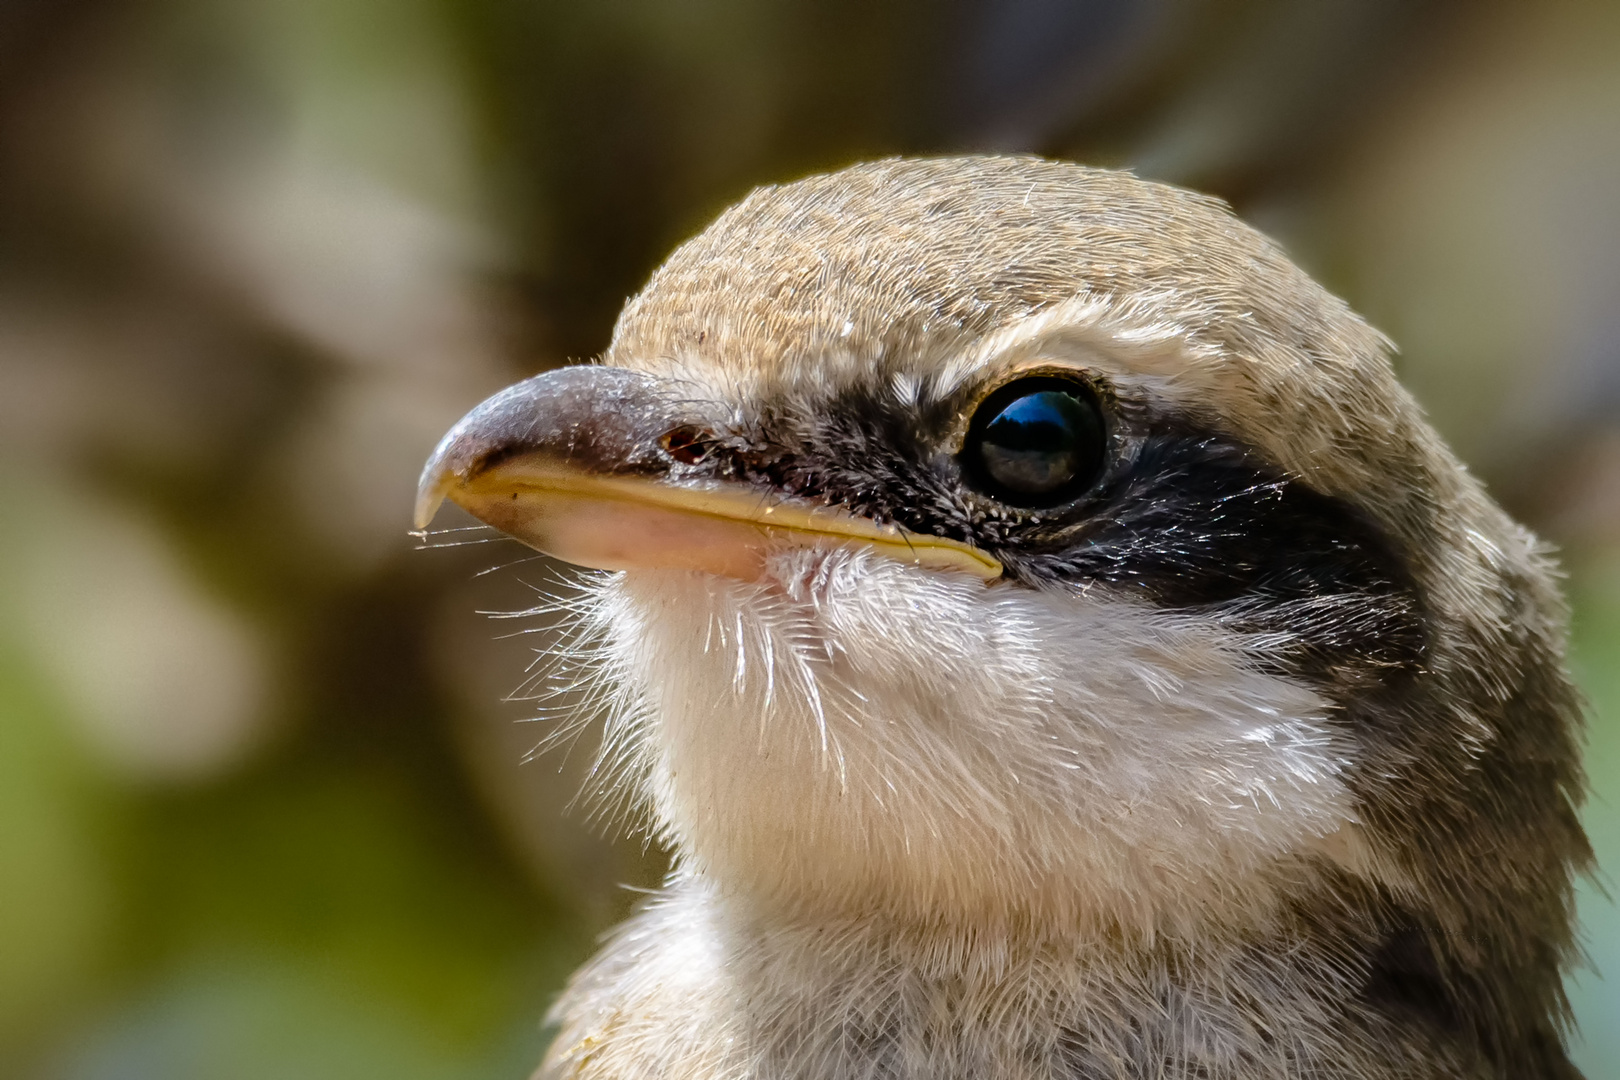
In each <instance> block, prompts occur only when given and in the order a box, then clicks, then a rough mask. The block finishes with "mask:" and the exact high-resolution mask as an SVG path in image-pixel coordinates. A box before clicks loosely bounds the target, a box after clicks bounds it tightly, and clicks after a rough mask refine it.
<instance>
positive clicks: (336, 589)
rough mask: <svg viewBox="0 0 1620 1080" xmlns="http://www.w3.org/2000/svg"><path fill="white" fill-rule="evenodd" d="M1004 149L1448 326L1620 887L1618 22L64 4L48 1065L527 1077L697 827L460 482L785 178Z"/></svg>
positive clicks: (32, 518)
mask: <svg viewBox="0 0 1620 1080" xmlns="http://www.w3.org/2000/svg"><path fill="white" fill-rule="evenodd" d="M964 149H969V150H971V149H979V150H1033V151H1038V152H1043V153H1048V154H1052V155H1056V156H1063V157H1070V158H1074V159H1077V160H1084V161H1089V162H1093V163H1098V164H1111V165H1126V166H1131V167H1134V168H1136V169H1137V170H1138V171H1139V172H1141V173H1143V174H1144V175H1150V176H1154V177H1160V178H1164V179H1169V180H1173V181H1176V182H1180V183H1186V184H1189V185H1192V186H1196V187H1199V188H1202V189H1205V190H1209V191H1212V192H1214V193H1216V194H1219V195H1221V196H1223V197H1225V198H1227V199H1228V200H1230V201H1231V202H1232V203H1233V204H1234V206H1235V207H1236V208H1237V209H1238V210H1239V212H1240V213H1242V214H1243V215H1244V216H1246V217H1247V218H1248V219H1250V220H1251V221H1254V222H1255V223H1257V224H1258V225H1260V226H1261V227H1262V228H1265V229H1266V230H1268V231H1269V232H1271V233H1272V234H1273V235H1275V236H1277V237H1278V238H1279V239H1280V240H1282V241H1283V243H1284V244H1285V245H1286V246H1287V247H1289V249H1290V250H1291V251H1292V252H1293V253H1294V254H1295V255H1296V256H1297V257H1298V258H1299V259H1300V260H1301V261H1302V262H1303V263H1304V264H1305V265H1306V266H1307V267H1308V268H1309V269H1310V270H1312V272H1313V273H1315V274H1317V275H1318V276H1319V277H1321V278H1322V279H1323V280H1324V281H1326V282H1327V283H1328V284H1329V285H1330V286H1331V287H1333V288H1334V289H1336V290H1337V291H1339V292H1341V293H1343V294H1344V295H1346V296H1347V297H1348V298H1349V299H1350V301H1351V302H1352V303H1353V304H1354V305H1355V306H1357V307H1358V308H1360V309H1361V310H1363V311H1365V312H1366V313H1367V314H1368V315H1369V316H1371V317H1372V318H1373V320H1374V321H1375V322H1376V323H1378V324H1379V325H1380V326H1381V327H1382V328H1383V329H1385V330H1386V331H1388V332H1390V333H1391V335H1392V336H1393V337H1394V338H1395V339H1396V340H1397V341H1399V342H1400V343H1401V344H1402V346H1403V350H1404V351H1403V354H1402V356H1401V358H1400V361H1399V362H1400V365H1401V367H1402V370H1403V373H1404V375H1405V377H1406V379H1407V381H1408V383H1409V384H1410V385H1411V386H1412V387H1413V388H1414V390H1415V392H1417V394H1418V395H1419V397H1420V399H1421V400H1422V401H1423V402H1424V404H1425V405H1426V407H1428V408H1429V410H1430V412H1431V414H1432V415H1433V417H1434V419H1435V421H1436V423H1437V424H1438V426H1440V427H1441V429H1442V430H1443V432H1444V433H1445V434H1446V436H1447V437H1448V438H1450V439H1451V440H1452V441H1453V443H1454V444H1455V445H1456V446H1457V447H1458V449H1459V450H1460V451H1461V452H1462V453H1463V454H1464V456H1465V457H1467V458H1468V459H1469V460H1470V462H1471V463H1472V464H1473V465H1474V466H1475V467H1476V468H1478V469H1479V470H1480V471H1481V473H1482V474H1483V475H1484V476H1485V477H1486V479H1487V480H1488V481H1489V482H1490V484H1491V485H1492V487H1493V489H1494V490H1495V491H1496V492H1497V493H1498V494H1499V495H1500V496H1501V497H1502V498H1503V499H1504V501H1505V502H1506V503H1507V504H1508V505H1509V506H1510V508H1511V509H1513V510H1514V512H1515V513H1517V514H1518V515H1519V516H1521V517H1522V518H1524V519H1525V520H1527V521H1528V522H1530V523H1531V524H1532V525H1534V526H1535V527H1536V528H1537V529H1539V530H1540V531H1542V532H1543V533H1544V534H1546V535H1548V536H1549V537H1550V538H1552V539H1553V540H1555V541H1556V542H1558V543H1559V544H1561V545H1563V546H1564V548H1565V549H1566V551H1567V553H1568V554H1567V561H1568V565H1569V568H1570V571H1571V576H1570V579H1569V585H1570V593H1571V597H1572V600H1573V602H1574V605H1575V609H1576V621H1575V642H1574V645H1575V650H1574V663H1575V665H1576V668H1577V672H1578V674H1579V676H1580V678H1581V680H1582V682H1583V684H1584V685H1585V686H1586V688H1587V690H1588V693H1589V694H1590V696H1591V700H1592V705H1593V725H1592V740H1591V753H1590V757H1589V764H1590V770H1591V774H1592V779H1593V784H1594V792H1595V794H1594V798H1593V799H1592V800H1591V802H1590V804H1589V806H1588V810H1587V820H1588V823H1589V826H1590V829H1591V832H1592V836H1593V839H1594V842H1595V843H1596V845H1597V847H1598V850H1599V854H1600V859H1602V860H1603V861H1604V862H1605V863H1606V864H1607V865H1608V866H1610V867H1611V868H1612V867H1614V866H1620V812H1617V810H1616V805H1617V801H1620V665H1617V663H1616V659H1617V658H1620V424H1617V423H1616V421H1615V420H1614V417H1615V416H1616V415H1617V414H1620V411H1617V409H1616V406H1617V405H1620V306H1617V305H1615V304H1614V298H1615V296H1616V295H1617V293H1620V6H1617V5H1615V4H1613V3H1586V4H1577V3H1550V4H1544V5H1524V4H1513V3H1507V2H1502V3H1492V2H1474V3H1465V2H1462V0H1322V2H1319V3H1311V4H1296V3H1291V2H1289V0H1189V2H1173V0H941V2H935V3H924V2H922V0H886V2H882V3H870V2H868V3H857V2H854V0H827V2H816V3H808V2H800V3H757V2H756V3H750V2H743V0H690V2H683V3H680V4H670V3H662V2H657V0H615V2H610V3H589V4H586V3H562V2H557V0H365V2H362V0H50V2H47V0H13V2H11V3H9V4H6V5H0V497H4V500H5V504H6V506H7V508H8V509H7V513H6V516H5V517H4V518H3V519H0V1074H3V1075H5V1076H19V1077H38V1078H41V1080H45V1078H52V1080H56V1078H60V1080H90V1078H94V1080H101V1078H120V1080H122V1078H139V1080H144V1078H148V1077H151V1078H154V1080H155V1078H164V1080H187V1078H197V1080H203V1078H215V1077H225V1076H229V1077H245V1078H253V1077H260V1076H262V1077H292V1076H297V1077H300V1078H321V1077H333V1078H337V1077H352V1076H372V1075H388V1076H391V1077H400V1078H414V1077H432V1078H438V1077H473V1076H480V1077H485V1076H491V1077H493V1076H521V1075H524V1074H525V1073H526V1071H527V1069H528V1068H529V1067H530V1066H531V1065H532V1063H533V1062H534V1061H535V1060H536V1059H537V1058H538V1055H539V1051H540V1048H541V1046H542V1044H543V1041H544V1036H543V1033H542V1031H541V1030H540V1027H539V1017H540V1014H541V1013H542V1011H543V1008H544V1005H545V1003H546V1001H547V1000H548V998H549V996H550V995H551V994H552V993H554V992H555V989H556V988H557V987H558V986H560V984H561V981H562V979H563V978H564V977H565V975H566V973H567V972H568V971H569V970H571V969H572V968H573V966H575V965H576V964H577V963H578V962H579V961H580V960H581V959H583V957H584V956H585V955H586V954H587V953H588V952H589V950H590V948H591V942H592V939H593V937H594V935H595V934H597V933H598V932H600V931H601V930H602V929H603V928H604V927H606V926H607V925H609V924H610V923H611V922H612V921H613V920H615V919H616V918H618V917H619V916H621V915H622V914H623V912H624V911H625V910H627V909H628V907H629V905H630V903H631V900H632V899H633V894H632V893H631V892H629V891H627V890H626V889H624V888H621V887H620V883H629V884H631V885H647V884H651V883H653V882H655V881H656V880H657V876H658V873H659V867H660V856H659V853H657V852H656V851H653V852H645V851H643V850H642V849H641V848H640V846H639V844H638V843H636V842H634V841H631V842H628V843H612V842H609V841H607V840H604V839H602V838H601V837H599V836H598V835H597V834H596V833H594V832H592V831H591V830H590V829H589V828H588V827H587V826H586V825H585V824H584V822H583V821H582V815H581V814H580V813H578V812H577V811H576V812H573V813H570V812H569V811H568V804H569V802H570V800H571V799H572V796H573V793H574V790H575V788H576V785H577V778H578V773H579V770H580V769H581V768H582V767H583V764H584V761H583V759H584V758H585V756H586V755H584V754H582V753H574V754H571V755H561V754H556V755H551V756H548V757H543V758H541V759H539V760H538V761H535V762H533V763H527V764H525V763H523V760H524V758H525V755H526V754H527V752H528V751H529V750H530V749H531V748H532V747H533V746H534V745H535V744H536V743H537V742H538V741H539V740H540V738H541V735H542V734H543V725H538V726H537V725H530V724H522V723H519V721H522V720H525V719H528V718H529V717H530V716H531V715H532V713H533V710H534V706H533V704H532V703H531V702H526V701H523V700H508V696H509V695H514V693H515V691H517V690H518V689H519V688H520V687H521V686H523V685H524V679H525V670H526V668H527V667H528V665H529V664H530V661H531V660H532V659H533V656H534V653H535V652H536V651H543V650H544V648H545V645H546V642H547V641H548V640H549V634H550V629H549V626H548V624H547V623H546V621H545V620H544V619H543V618H538V617H537V618H531V619H526V620H519V621H517V622H515V623H508V622H503V623H493V624H492V623H490V622H489V621H487V620H486V619H485V618H483V617H482V616H480V615H478V614H477V612H479V611H514V610H521V609H525V608H528V607H530V606H532V605H533V604H534V603H535V597H536V593H537V592H544V591H546V590H548V589H555V588H557V586H556V584H555V582H554V580H553V578H552V572H551V570H550V568H548V566H547V565H546V564H545V563H544V562H543V561H535V560H532V559H527V558H525V556H524V554H523V552H522V551H521V550H519V549H515V548H513V547H511V546H510V545H507V544H504V543H471V544H468V545H467V546H463V547H455V548H451V549H448V550H433V551H429V552H421V551H417V550H414V547H415V545H414V544H413V542H412V541H410V540H409V539H408V538H407V537H406V536H405V533H404V529H405V527H406V524H407V521H406V519H407V518H408V515H409V501H410V496H411V490H412V487H413V482H414V478H415V472H416V469H417V468H418V467H419V465H420V463H421V461H422V460H423V458H424V457H425V456H426V454H427V452H428V450H429V449H430V448H431V446H432V445H433V443H434V442H435V441H436V440H437V438H438V436H439V435H440V434H441V433H442V431H443V430H444V429H445V428H446V427H448V425H449V424H450V423H451V422H453V421H454V420H455V419H456V418H457V417H458V416H459V415H460V414H461V413H462V412H463V411H464V410H465V409H466V408H467V407H468V406H470V405H471V404H473V403H475V402H476V401H478V400H480V399H481V398H482V397H483V396H484V395H485V394H487V393H489V392H491V391H493V390H495V389H497V388H499V387H500V386H503V385H505V384H506V383H508V382H510V381H512V380H513V379H515V378H517V377H519V376H521V375H522V374H525V373H527V372H530V371H533V370H536V369H537V368H540V367H543V366H547V365H551V364H555V363H559V362H562V361H564V360H565V359H569V358H582V357H586V356H589V355H591V354H593V353H595V352H596V351H597V350H599V349H600V348H601V347H602V346H603V344H604V343H605V342H606V340H607V335H608V332H609V330H610V327H611V324H612V320H613V317H614V314H615V313H616V311H617V310H618V307H619V305H620V303H621V302H622V301H623V299H624V297H625V296H626V295H627V294H628V293H630V292H632V291H633V290H635V289H636V288H637V287H638V286H639V284H640V282H641V281H642V280H643V279H644V278H645V276H646V274H647V273H648V272H649V271H650V270H651V268H652V267H653V266H654V265H656V263H657V262H658V260H659V259H660V258H661V257H662V256H663V255H664V254H665V253H666V252H667V251H668V249H669V248H670V247H671V246H672V245H673V244H675V243H676V242H678V241H679V240H680V239H681V238H682V237H684V236H686V235H689V234H690V233H692V232H694V231H695V230H697V229H698V228H700V227H701V226H702V225H703V223H704V222H705V221H706V220H707V219H708V218H709V217H710V216H711V215H712V214H714V213H715V212H716V211H718V210H719V209H720V208H721V207H723V206H724V205H726V204H727V203H729V202H731V201H732V200H734V199H735V198H737V197H738V196H740V195H741V194H743V193H744V192H745V191H747V190H748V189H749V188H750V187H752V186H753V185H756V184H759V183H768V182H774V181H779V180H784V179H791V178H793V177H795V176H797V175H801V174H803V173H805V172H807V171H810V170H814V169H821V168H831V167H836V166H838V165H842V164H845V163H848V162H850V161H853V160H856V159H859V158H862V157H869V156H874V155H880V154H888V153H896V152H908V153H922V152H938V151H946V150H964ZM468 535H469V536H470V537H472V538H474V539H476V538H477V535H478V534H468ZM492 567H498V568H499V569H496V570H495V571H494V572H492V573H487V574H485V573H482V572H483V571H485V570H489V569H490V568H492ZM514 629H518V630H525V631H529V633H528V634H526V635H519V636H510V634H509V631H511V630H514ZM515 696H517V697H519V698H521V697H522V695H521V694H516V695H515ZM1582 912H1583V916H1584V918H1585V921H1586V926H1587V938H1588V942H1589V945H1590V950H1591V953H1592V955H1593V958H1594V960H1595V961H1596V962H1597V964H1598V966H1599V968H1600V969H1601V970H1603V971H1608V972H1617V971H1620V916H1617V914H1616V911H1615V908H1614V907H1613V905H1612V904H1610V903H1609V901H1608V900H1607V899H1606V898H1605V896H1604V894H1603V892H1602V891H1601V889H1600V888H1599V887H1598V886H1597V885H1593V884H1591V883H1588V884H1587V885H1585V886H1583V893H1582ZM1572 996H1573V998H1574V1000H1575V1003H1576V1007H1577V1011H1578V1013H1579V1014H1580V1017H1581V1018H1582V1020H1583V1021H1584V1023H1585V1042H1584V1043H1583V1045H1582V1048H1581V1055H1582V1058H1581V1060H1582V1061H1583V1062H1584V1064H1585V1066H1586V1068H1587V1069H1588V1073H1589V1075H1590V1076H1591V1077H1592V1078H1593V1080H1597V1078H1600V1077H1605V1076H1613V1075H1617V1074H1620V1042H1617V1041H1616V1040H1617V1038H1620V1036H1617V1033H1616V1029H1615V1027H1614V1025H1613V1022H1612V1018H1613V1017H1614V1016H1616V1015H1620V991H1617V990H1616V984H1615V983H1614V982H1609V983H1605V982H1603V981H1602V980H1601V979H1600V978H1598V977H1596V976H1594V975H1592V974H1585V975H1583V976H1581V977H1580V978H1578V979H1577V980H1575V981H1574V982H1573V983H1572Z"/></svg>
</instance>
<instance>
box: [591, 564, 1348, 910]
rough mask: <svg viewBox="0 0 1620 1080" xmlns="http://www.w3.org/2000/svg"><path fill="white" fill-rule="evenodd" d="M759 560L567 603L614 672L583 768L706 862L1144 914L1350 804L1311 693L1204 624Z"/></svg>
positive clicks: (874, 895)
mask: <svg viewBox="0 0 1620 1080" xmlns="http://www.w3.org/2000/svg"><path fill="white" fill-rule="evenodd" d="M769 565H770V568H769V572H768V574H767V580H765V581H762V582H759V583H748V584H744V583H739V582H727V581H721V580H719V579H715V578H711V577H705V576H701V575H693V574H680V573H630V574H626V575H623V576H621V577H615V578H611V579H606V580H605V581H604V583H603V584H602V585H601V586H600V588H599V591H598V593H597V596H596V600H595V605H596V614H595V618H596V619H598V620H599V624H600V627H601V630H602V641H603V645H602V656H601V660H602V662H603V663H604V664H605V665H606V668H605V670H608V671H611V672H612V673H613V677H615V678H622V679H624V680H626V681H627V683H628V684H629V685H630V686H631V687H632V688H633V690H632V691H631V692H630V694H629V696H627V697H625V698H624V699H623V700H622V701H621V704H622V705H626V706H628V711H627V713H626V715H625V716H623V717H620V718H619V719H617V720H615V721H614V722H613V723H612V724H611V725H610V732H611V734H610V738H609V742H608V748H607V750H606V752H605V756H606V759H607V760H608V761H609V762H611V763H614V764H616V765H619V766H624V765H626V764H630V765H632V767H631V768H630V769H629V771H628V772H627V771H626V770H625V769H624V768H618V769H615V770H609V772H608V775H611V776H615V777H617V778H618V781H617V782H621V783H623V782H627V783H630V784H633V785H635V786H636V787H637V788H638V789H639V791H640V794H641V795H642V796H643V797H644V798H645V800H646V802H647V803H648V804H649V805H650V807H651V809H652V812H653V813H654V815H655V817H656V819H657V822H658V825H659V827H660V828H662V829H663V830H664V831H665V833H666V834H667V835H668V837H669V839H671V840H673V841H675V842H676V843H677V846H679V847H680V848H682V849H683V850H684V851H685V852H686V853H687V859H688V865H689V867H690V868H691V869H693V870H695V871H697V872H699V873H704V874H708V875H712V877H713V878H714V879H715V880H717V881H724V882H727V883H737V887H738V888H740V889H741V890H742V891H744V892H752V893H756V894H757V895H759V896H761V897H764V898H767V899H768V900H770V901H771V902H779V901H785V900H788V899H791V902H793V903H810V904H819V903H825V904H831V905H834V906H839V905H861V904H871V903H873V902H876V903H878V904H880V905H884V906H889V907H892V908H896V909H900V910H907V911H909V912H912V913H924V912H927V911H929V910H936V909H950V908H952V907H962V908H970V909H983V910H985V911H989V912H993V911H998V910H999V911H1010V910H1012V909H1014V908H1018V907H1021V906H1027V905H1030V904H1031V903H1034V904H1040V903H1045V902H1048V901H1050V902H1052V903H1057V904H1058V905H1059V906H1061V907H1063V908H1065V909H1066V914H1067V915H1068V916H1070V917H1074V918H1081V917H1085V918H1100V919H1103V920H1105V921H1108V922H1115V923H1118V922H1125V923H1138V922H1146V924H1147V925H1148V926H1149V927H1151V926H1152V925H1154V924H1155V923H1157V922H1160V921H1163V920H1171V921H1174V920H1178V919H1181V918H1183V917H1192V915H1191V913H1192V912H1193V911H1194V910H1195V909H1198V910H1201V911H1203V912H1204V915H1203V916H1200V917H1210V916H1211V915H1213V914H1214V913H1215V912H1214V911H1212V910H1211V905H1210V900H1211V895H1212V893H1213V892H1216V891H1219V892H1223V893H1225V894H1227V895H1229V896H1231V897H1234V898H1238V899H1242V900H1243V902H1249V903H1254V902H1260V901H1257V900H1256V899H1255V898H1256V896H1259V895H1260V894H1263V893H1265V892H1266V886H1265V885H1264V884H1263V881H1262V879H1264V877H1265V875H1266V873H1267V868H1268V867H1270V866H1272V865H1273V864H1274V863H1276V861H1277V860H1279V859H1285V858H1287V857H1289V856H1293V855H1299V854H1303V853H1305V852H1307V851H1318V852H1319V851H1322V850H1328V848H1329V847H1331V846H1332V845H1329V844H1326V843H1325V842H1324V838H1328V837H1333V836H1335V835H1336V834H1342V830H1343V829H1345V828H1346V827H1347V826H1348V825H1350V824H1351V823H1352V821H1353V810H1352V800H1351V797H1350V794H1349V792H1348V790H1347V789H1346V787H1345V785H1344V783H1343V781H1342V774H1343V773H1344V772H1345V770H1346V768H1347V767H1348V764H1349V748H1348V746H1347V745H1346V743H1345V742H1344V741H1343V740H1342V739H1341V738H1340V737H1339V736H1338V735H1336V734H1335V732H1334V729H1333V727H1332V725H1331V724H1330V723H1329V722H1328V719H1327V718H1328V713H1329V712H1330V705H1329V703H1328V702H1327V701H1325V700H1324V699H1323V698H1322V697H1320V696H1319V695H1318V694H1317V693H1316V692H1315V691H1314V690H1312V689H1311V688H1309V687H1307V686H1305V685H1303V684H1301V683H1298V682H1295V681H1292V680H1290V679H1288V678H1284V677H1281V676H1279V675H1276V674H1269V673H1267V672H1265V671H1262V670H1261V669H1260V666H1258V665H1257V664H1256V663H1255V662H1254V658H1253V652H1252V648H1251V646H1253V645H1254V642H1251V641H1247V640H1245V639H1244V638H1243V637H1242V636H1241V635H1238V634H1235V633H1233V632H1232V631H1230V630H1228V629H1224V628H1222V627H1221V626H1220V625H1218V624H1217V623H1216V622H1214V621H1212V620H1210V619H1205V618H1199V617H1195V616H1190V615H1177V614H1171V613H1167V612H1163V611H1159V610H1155V609H1152V608H1149V607H1146V606H1140V605H1137V604H1134V603H1126V602H1122V601H1119V600H1110V599H1103V598H1101V597H1100V596H1098V595H1095V594H1092V595H1087V594H1081V593H1079V592H1076V591H1073V590H1059V589H1051V590H1043V591H1037V590H1030V589H1026V588H1020V587H1012V586H999V587H992V588H986V587H984V586H983V585H982V584H981V583H979V582H977V581H975V580H972V579H970V578H965V577H957V576H955V575H949V574H930V573H920V572H917V571H915V569H914V568H909V567H905V566H902V565H900V564H897V563H893V562H890V561H888V560H885V559H882V558H881V557H875V556H872V555H870V554H867V553H864V552H857V551H849V550H844V549H835V550H825V551H804V550H796V551H784V552H781V553H780V554H778V555H776V556H773V557H772V558H771V560H770V564H769ZM941 673H945V677H944V678H941ZM1251 886H1252V888H1251ZM1251 894H1252V895H1251ZM1042 898H1045V899H1042ZM1216 907H1217V908H1218V907H1219V905H1216Z"/></svg>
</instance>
